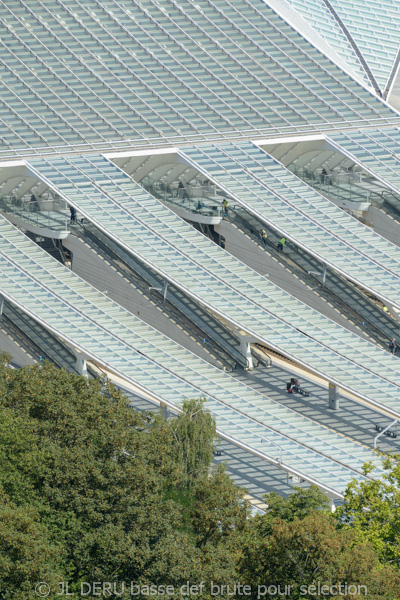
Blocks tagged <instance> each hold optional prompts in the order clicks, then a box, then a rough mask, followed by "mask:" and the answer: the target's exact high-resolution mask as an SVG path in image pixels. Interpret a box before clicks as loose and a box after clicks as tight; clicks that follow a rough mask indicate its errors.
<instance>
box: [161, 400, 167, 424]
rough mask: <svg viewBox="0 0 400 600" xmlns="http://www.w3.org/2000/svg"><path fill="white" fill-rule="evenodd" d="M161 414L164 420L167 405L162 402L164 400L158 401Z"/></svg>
mask: <svg viewBox="0 0 400 600" xmlns="http://www.w3.org/2000/svg"><path fill="white" fill-rule="evenodd" d="M160 409H161V416H162V417H164V419H165V420H167V419H168V406H167V405H166V404H164V402H160Z"/></svg>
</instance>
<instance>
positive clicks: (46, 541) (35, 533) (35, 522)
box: [0, 504, 63, 600]
mask: <svg viewBox="0 0 400 600" xmlns="http://www.w3.org/2000/svg"><path fill="white" fill-rule="evenodd" d="M60 553H62V547H61V546H60V545H55V544H53V543H52V542H50V536H49V532H48V531H47V529H46V527H45V526H43V525H41V524H40V523H39V518H38V515H37V514H36V513H35V512H34V511H33V510H32V509H30V508H27V507H18V506H15V505H13V504H1V505H0V583H1V587H0V597H1V598H2V600H15V598H18V600H31V598H32V593H33V590H34V588H35V585H36V584H37V583H38V582H41V581H46V582H47V583H48V584H49V585H50V587H51V588H52V589H53V590H55V589H57V586H58V582H59V581H62V575H63V574H62V571H61V570H60V569H59V566H58V564H57V563H58V559H59V555H60ZM56 557H58V559H56ZM52 597H54V596H52Z"/></svg>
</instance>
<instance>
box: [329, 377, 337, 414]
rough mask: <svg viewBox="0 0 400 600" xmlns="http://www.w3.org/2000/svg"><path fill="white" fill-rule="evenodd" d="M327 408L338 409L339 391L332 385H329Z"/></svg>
mask: <svg viewBox="0 0 400 600" xmlns="http://www.w3.org/2000/svg"><path fill="white" fill-rule="evenodd" d="M329 408H332V409H333V410H338V409H339V390H338V389H337V386H336V385H335V384H334V383H329Z"/></svg>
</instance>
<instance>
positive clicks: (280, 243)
mask: <svg viewBox="0 0 400 600" xmlns="http://www.w3.org/2000/svg"><path fill="white" fill-rule="evenodd" d="M285 244H286V238H285V237H281V239H280V240H279V242H278V250H280V251H281V252H282V251H283V247H284V246H285Z"/></svg>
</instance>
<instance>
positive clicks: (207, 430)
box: [170, 398, 217, 487]
mask: <svg viewBox="0 0 400 600" xmlns="http://www.w3.org/2000/svg"><path fill="white" fill-rule="evenodd" d="M204 404H205V399H204V398H197V399H196V398H194V399H190V400H184V401H183V405H182V412H181V413H180V414H179V415H178V417H177V418H176V419H173V420H171V421H170V423H171V429H172V431H173V432H174V436H175V445H174V448H175V455H176V460H177V461H178V462H179V463H181V464H182V465H183V469H184V472H185V474H186V485H188V486H189V487H190V486H191V485H193V482H194V481H195V480H196V479H197V478H198V477H200V476H202V475H204V474H205V473H207V472H208V470H209V468H210V465H211V461H212V457H213V451H214V444H215V440H216V439H217V433H216V425H215V419H214V417H213V416H212V415H211V413H210V412H209V411H207V410H206V409H205V408H204Z"/></svg>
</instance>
